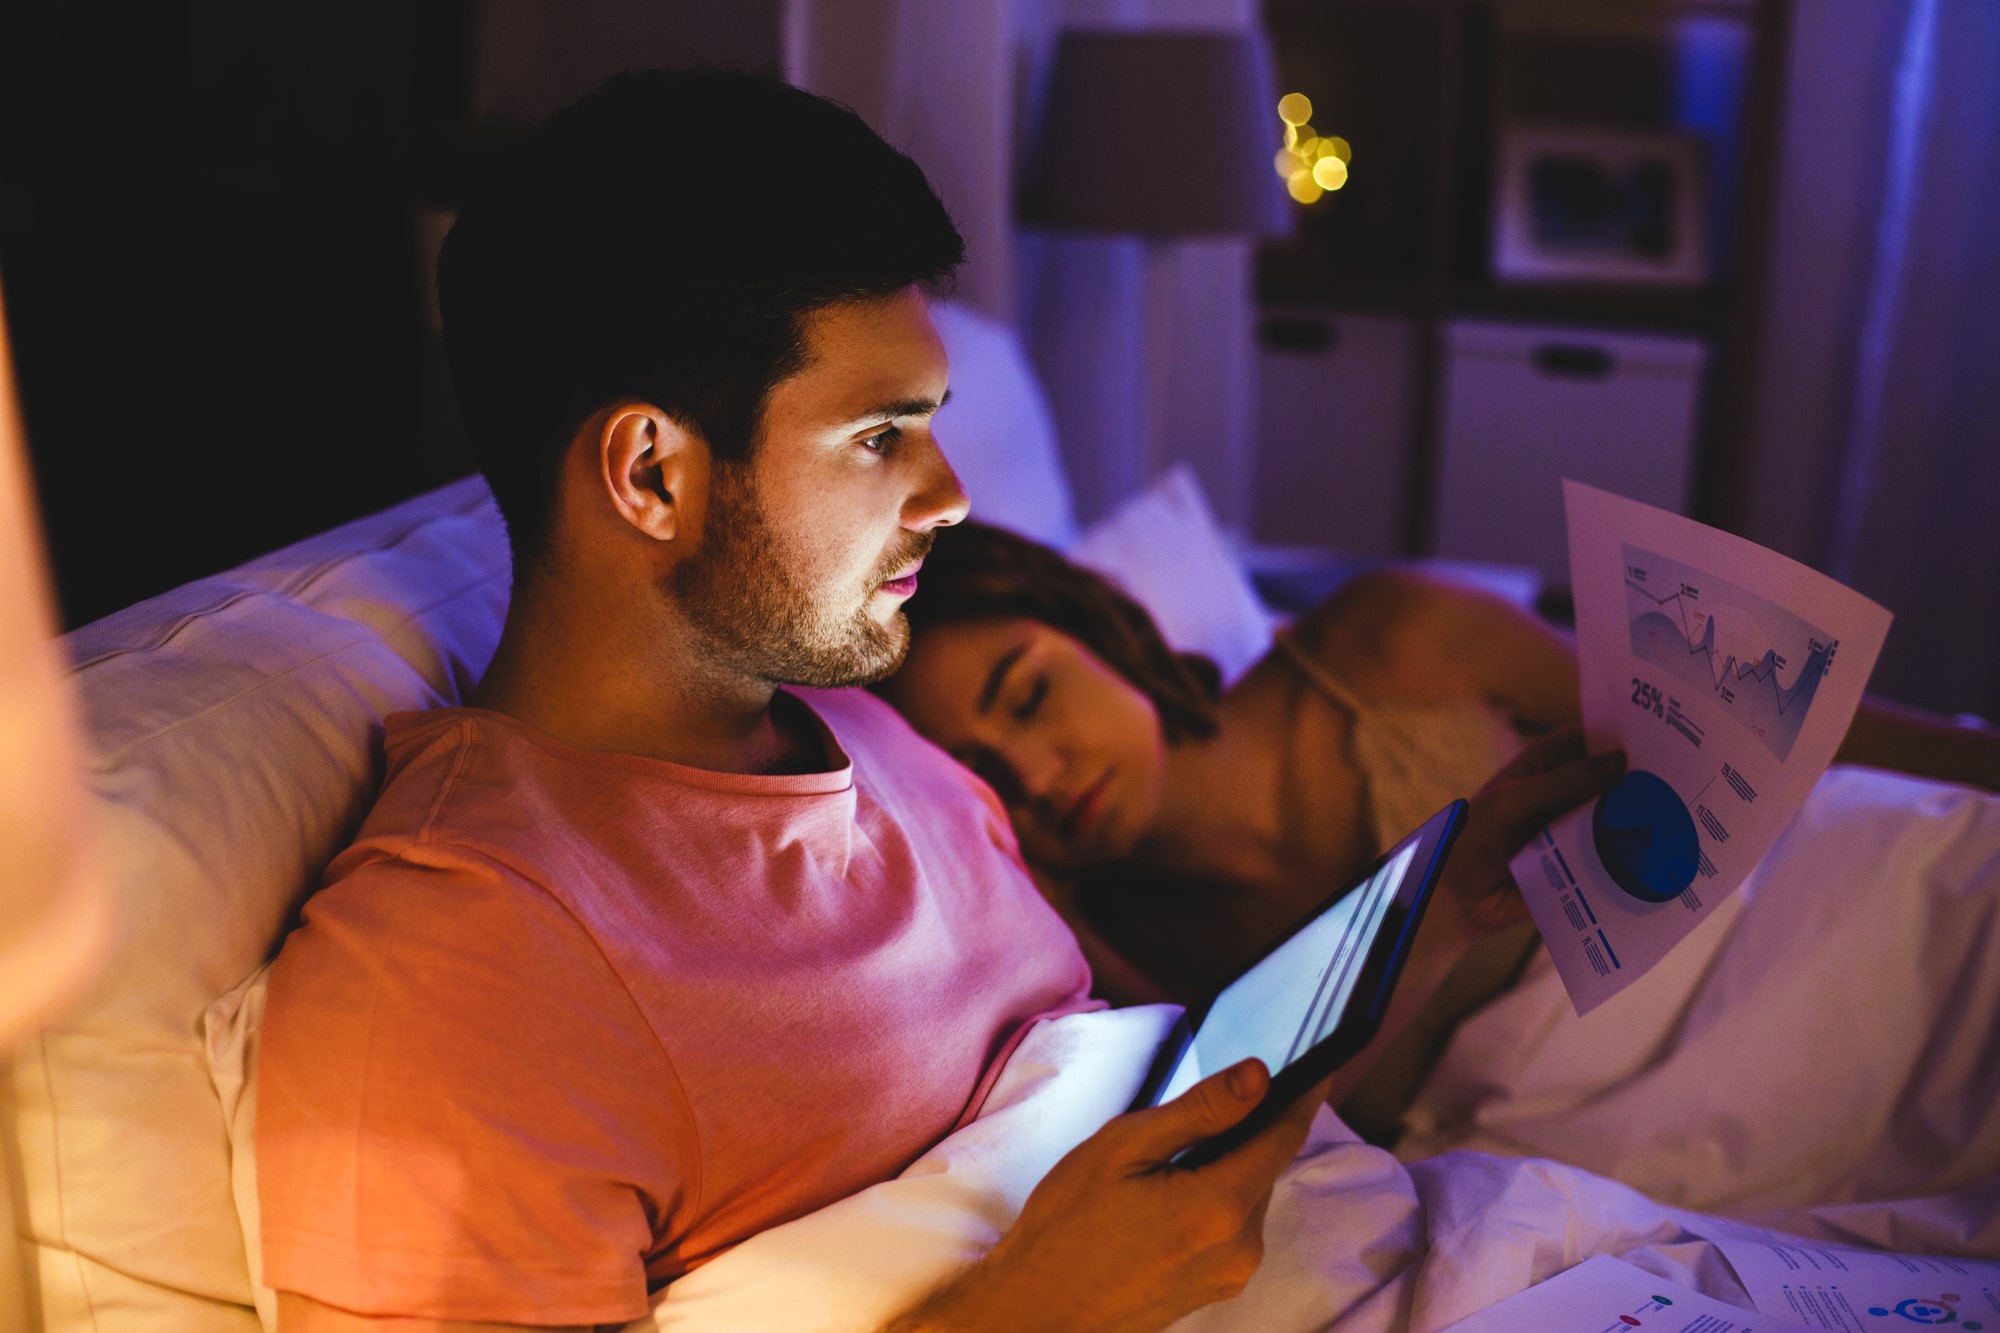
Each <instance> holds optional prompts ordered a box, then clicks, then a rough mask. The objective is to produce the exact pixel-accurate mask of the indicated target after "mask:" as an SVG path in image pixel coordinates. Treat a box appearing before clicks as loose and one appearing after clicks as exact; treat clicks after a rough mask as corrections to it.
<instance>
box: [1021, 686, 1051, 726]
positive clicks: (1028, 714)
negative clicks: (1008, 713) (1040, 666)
mask: <svg viewBox="0 0 2000 1333" xmlns="http://www.w3.org/2000/svg"><path fill="white" fill-rule="evenodd" d="M1048 697H1049V678H1048V676H1047V675H1046V674H1044V675H1038V676H1036V677H1035V679H1034V683H1033V684H1031V685H1029V686H1028V692H1027V694H1025V695H1024V696H1022V698H1021V702H1019V703H1017V704H1015V705H1014V720H1015V721H1016V722H1032V721H1033V720H1034V717H1035V714H1036V713H1038V712H1040V711H1041V707H1042V702H1043V701H1044V700H1045V699H1047V698H1048Z"/></svg>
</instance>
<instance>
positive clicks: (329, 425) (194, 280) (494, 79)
mask: <svg viewBox="0 0 2000 1333" xmlns="http://www.w3.org/2000/svg"><path fill="white" fill-rule="evenodd" d="M648 12H650V14H651V16H652V17H651V18H650V19H648ZM648 22H650V24H651V28H650V29H648V28H647V26H646V25H647V23H648ZM709 48H719V49H716V50H710V49H709ZM777 49H778V37H777V0H755V2H754V3H749V4H739V3H734V2H733V0H711V3H709V4H706V5H684V4H673V5H646V6H638V5H635V3H632V2H631V0H597V2H596V3H558V0H504V2H503V0H492V2H490V3H485V4H481V3H476V2H475V0H400V2H398V0H341V2H339V3H333V2H330V0H284V2H283V3H277V4H273V3H270V2H269V0H156V2H155V3H149V4H133V5H118V6H114V5H83V4H64V3H42V4H33V3H22V2H21V0H17V2H16V3H14V4H12V5H7V6H0V281H4V287H5V296H6V305H7V317H8V325H9V332H10V334H11V336H12V339H13V343H14V349H15V356H16V371H17V374H18V377H19V384H20V393H21V399H22V407H23V412H24V414H25V416H26V418H27V427H28V438H29V444H30V452H31V455H32V461H33V465H34V468H35V472H36V476H37V482H38V486H39V489H40V493H41V499H42V504H43V517H44V521H45V523H46V526H47V530H48V535H49V544H50V548H51V555H52V558H53V562H54V566H55V574H56V581H57V585H58V591H59V594H60V596H61V599H62V603H63V611H64V618H65V620H66V622H67V623H68V624H69V625H71V626H74V625H77V624H81V623H84V622H86V621H89V620H92V619H95V618H96V617H98V616H101V615H103V614H105V613H107V612H109V611H112V610H115V609H117V608H118V607H121V606H124V605H126V604H128V603H130V602H132V601H135V600H137V599H139V598H141V597H145V596H148V595H151V594H153V593H156V592H160V591H163V590H165V589H167V588H170V587H173V586H175V585H176V584H179V583H182V582H185V581H186V580H188V579H191V578H195V577H199V576H201V575H204V574H209V573H213V572H216V571H218V570H221V569H224V568H227V567H228V566H230V565H232V564H235V563H238V562H240V561H242V560H245V559H248V558H250V557H251V556H254V555H257V554H260V553H262V552H264V551H267V550H270V549H272V548H274V547H276V546H280V545H283V544H284V543H286V542H289V541H293V540H296V539H298V538H300V537H304V536H307V535H310V534H312V533H314V532H317V531H320V530H322V529H324V528H326V527H329V526H331V525H333V524H335V523H338V522H341V521H344V520H346V519H349V518H353V517H357V516H359V515H361V514H365V513H369V512H372V511H373V510H376V509H379V508H382V507H383V506H385V505H388V504H391V503H394V502H395V501H397V500H400V499H403V498H405V497H407V496H410V495H413V494H416V493H418V492H420V491H423V490H426V489H429V488H430V487H433V486H436V485H438V484H440V483H442V482H444V481H447V480H450V479H451V478H453V477H455V476H459V475H462V474H463V473H465V472H466V471H468V470H469V469H470V468H471V466H472V463H471V454H470V452H469V450H468V448H467V446H466V443H465V441H464V440H463V438H462V435H461V432H460V429H459V427H458V423H457V419H456V415H455V412H454V410H453V408H452V406H451V403H450V398H449V390H448V385H447V381H446V379H445V377H444V372H443V367H442V361H441V358H440V355H439V352H438V348H437V346H436V340H435V336H434V335H433V333H432V331H431V330H430V328H429V326H428V322H427V314H426V306H425V294H424V282H425V276H424V275H425V268H426V266H425V263H424V260H423V254H422V251H421V249H420V239H419V238H420V236H421V235H422V234H423V233H422V231H421V228H420V226H419V217H420V213H421V212H422V211H423V210H426V209H432V208H436V207H440V206H445V207H448V206H449V205H450V204H451V203H452V201H453V199H454V196H455V192H456V188H457V181H458V179H459V177H460V176H461V175H462V167H463V163H464V162H465V161H466V160H467V158H468V157H469V155H470V154H471V153H473V152H474V151H476V149H477V146H478V144H479V143H481V142H483V141H485V140H487V139H488V138H490V136H491V135H492V134H494V133H497V132H498V130H497V128H496V125H497V124H498V122H501V121H503V120H505V119H507V118H510V117H511V118H514V119H521V118H525V117H526V116H529V115H534V114H539V113H540V112H541V111H543V110H546V109H547V105H548V104H552V101H553V100H567V98H568V97H569V96H573V95H574V94H575V93H576V92H581V91H583V90H584V89H586V88H588V87H589V86H591V85H593V84H594V83H595V82H596V81H597V80H598V79H599V78H601V77H602V76H603V74H606V73H609V72H611V71H613V70H616V69H618V68H622V67H624V66H626V65H631V64H667V63H679V62H681V61H684V60H687V59H694V58H708V59H713V60H716V61H717V62H718V63H731V64H741V65H749V66H753V67H758V68H762V69H765V70H766V71H767V72H770V71H775V67H776V65H777ZM542 51H545V52H546V53H547V55H546V58H545V59H546V68H543V67H542V66H541V65H539V64H538V60H541V59H543V57H538V55H537V52H542ZM556 93H560V94H561V96H560V97H556V96H555V94H556ZM482 113H483V115H482ZM433 239H434V232H433Z"/></svg>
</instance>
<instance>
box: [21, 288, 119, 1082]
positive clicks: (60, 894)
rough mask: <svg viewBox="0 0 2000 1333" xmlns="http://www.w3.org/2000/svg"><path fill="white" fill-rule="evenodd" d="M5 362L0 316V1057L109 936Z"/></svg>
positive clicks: (72, 990) (78, 978)
mask: <svg viewBox="0 0 2000 1333" xmlns="http://www.w3.org/2000/svg"><path fill="white" fill-rule="evenodd" d="M12 365H13V362H12V358H11V357H10V356H9V354H8V346H7V340H6V323H5V319H4V315H0V1055H4V1053H5V1052H6V1051H7V1050H8V1049H9V1048H11V1047H12V1046H13V1045H14V1043H15V1042H16V1041H18V1040H19V1039H20V1038H21V1037H22V1036H24V1035H25V1034H27V1033H29V1032H32V1031H33V1030H34V1029H36V1028H37V1027H39V1026H41V1025H42V1024H43V1023H45V1022H47V1021H48V1020H49V1019H51V1018H53V1017H55V1015H56V1013H57V1012H58V1011H59V1010H60V1009H61V1008H62V1007H63V1006H64V1005H65V1004H66V1003H68V1002H69V1001H70V1000H72V999H74V998H75V997H76V996H77V994H78V993H79V992H80V991H81V990H82V989H83V987H84V986H85V985H87V984H88V983H89V982H90V980H91V978H92V977H93V976H95V975H96V971H97V968H98V966H99V965H100V964H101V963H102V962H103V959H104V955H105V953H106V950H107V949H108V947H109V944H110V940H111V934H112V909H111V900H110V896H109V894H108V893H107V892H106V888H105V885H104V883H103V881H102V880H101V879H100V878H99V876H98V873H97V867H96V863H95V861H94V860H93V858H92V854H91V845H90V838H89V814H88V806H87V804H86V801H85V798H84V790H83V779H82V773H81V771H80V770H79V767H78V763H79V750H78V747H77V740H76V726H75V715H74V705H73V701H72V700H71V698H70V693H69V687H68V682H67V680H65V678H64V675H63V663H62V658H61V648H60V646H59V645H58V643H57V642H56V639H55V616H54V615H53V614H52V600H51V597H50V593H49V578H48V570H47V568H46V567H45V564H44V559H43V555H42V543H41V525H40V524H39V523H38V522H37V521H36V519H35V504H34V488H33V485H32V484H31V482H30V479H29V474H28V460H27V448H26V442H25V440H24V439H23V437H22V434H21V417H20V412H19V410H18V407H17V404H16V402H15V397H14V377H13V370H12Z"/></svg>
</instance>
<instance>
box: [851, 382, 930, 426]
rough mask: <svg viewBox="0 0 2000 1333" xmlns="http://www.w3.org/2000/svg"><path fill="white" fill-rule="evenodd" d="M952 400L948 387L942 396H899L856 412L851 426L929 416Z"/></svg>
mask: <svg viewBox="0 0 2000 1333" xmlns="http://www.w3.org/2000/svg"><path fill="white" fill-rule="evenodd" d="M950 401H951V390H950V389H946V390H945V391H944V396H943V397H942V398H897V399H894V400H893V401H890V402H886V403H881V404H878V405H876V406H874V407H871V408H869V409H868V410H867V411H865V412H858V413H856V414H855V415H854V416H853V417H852V418H851V419H850V420H849V421H848V423H847V424H848V425H850V426H859V425H863V424H865V423H867V422H870V421H889V420H893V419H894V418H896V417H927V416H931V415H933V414H934V413H935V412H936V411H937V410H938V409H939V408H941V407H943V406H944V405H945V404H946V403H948V402H950Z"/></svg>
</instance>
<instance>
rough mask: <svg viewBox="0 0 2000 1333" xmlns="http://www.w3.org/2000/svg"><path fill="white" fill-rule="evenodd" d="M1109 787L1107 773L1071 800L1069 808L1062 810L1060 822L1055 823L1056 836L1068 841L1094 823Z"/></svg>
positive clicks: (1109, 778)
mask: <svg viewBox="0 0 2000 1333" xmlns="http://www.w3.org/2000/svg"><path fill="white" fill-rule="evenodd" d="M1110 787H1111V774H1109V773H1106V774H1105V775H1104V776H1103V777H1101V778H1099V779H1098V780H1097V781H1095V782H1093V783H1091V784H1090V786H1088V787H1086V788H1085V789H1084V792H1083V795H1081V796H1079V797H1077V798H1076V800H1075V801H1073V802H1071V803H1070V807H1069V809H1067V810H1065V811H1064V812H1063V817H1062V820H1061V822H1060V823H1058V824H1057V825H1056V836H1057V837H1059V838H1061V839H1062V840H1063V841H1064V842H1068V841H1069V840H1070V839H1072V838H1074V837H1076V836H1077V835H1078V834H1080V833H1082V832H1083V831H1084V830H1085V829H1087V828H1089V827H1090V826H1091V825H1092V824H1094V823H1096V822H1097V817H1098V816H1099V815H1100V814H1102V813H1103V812H1104V796H1105V793H1106V791H1108V790H1109V789H1110Z"/></svg>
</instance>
